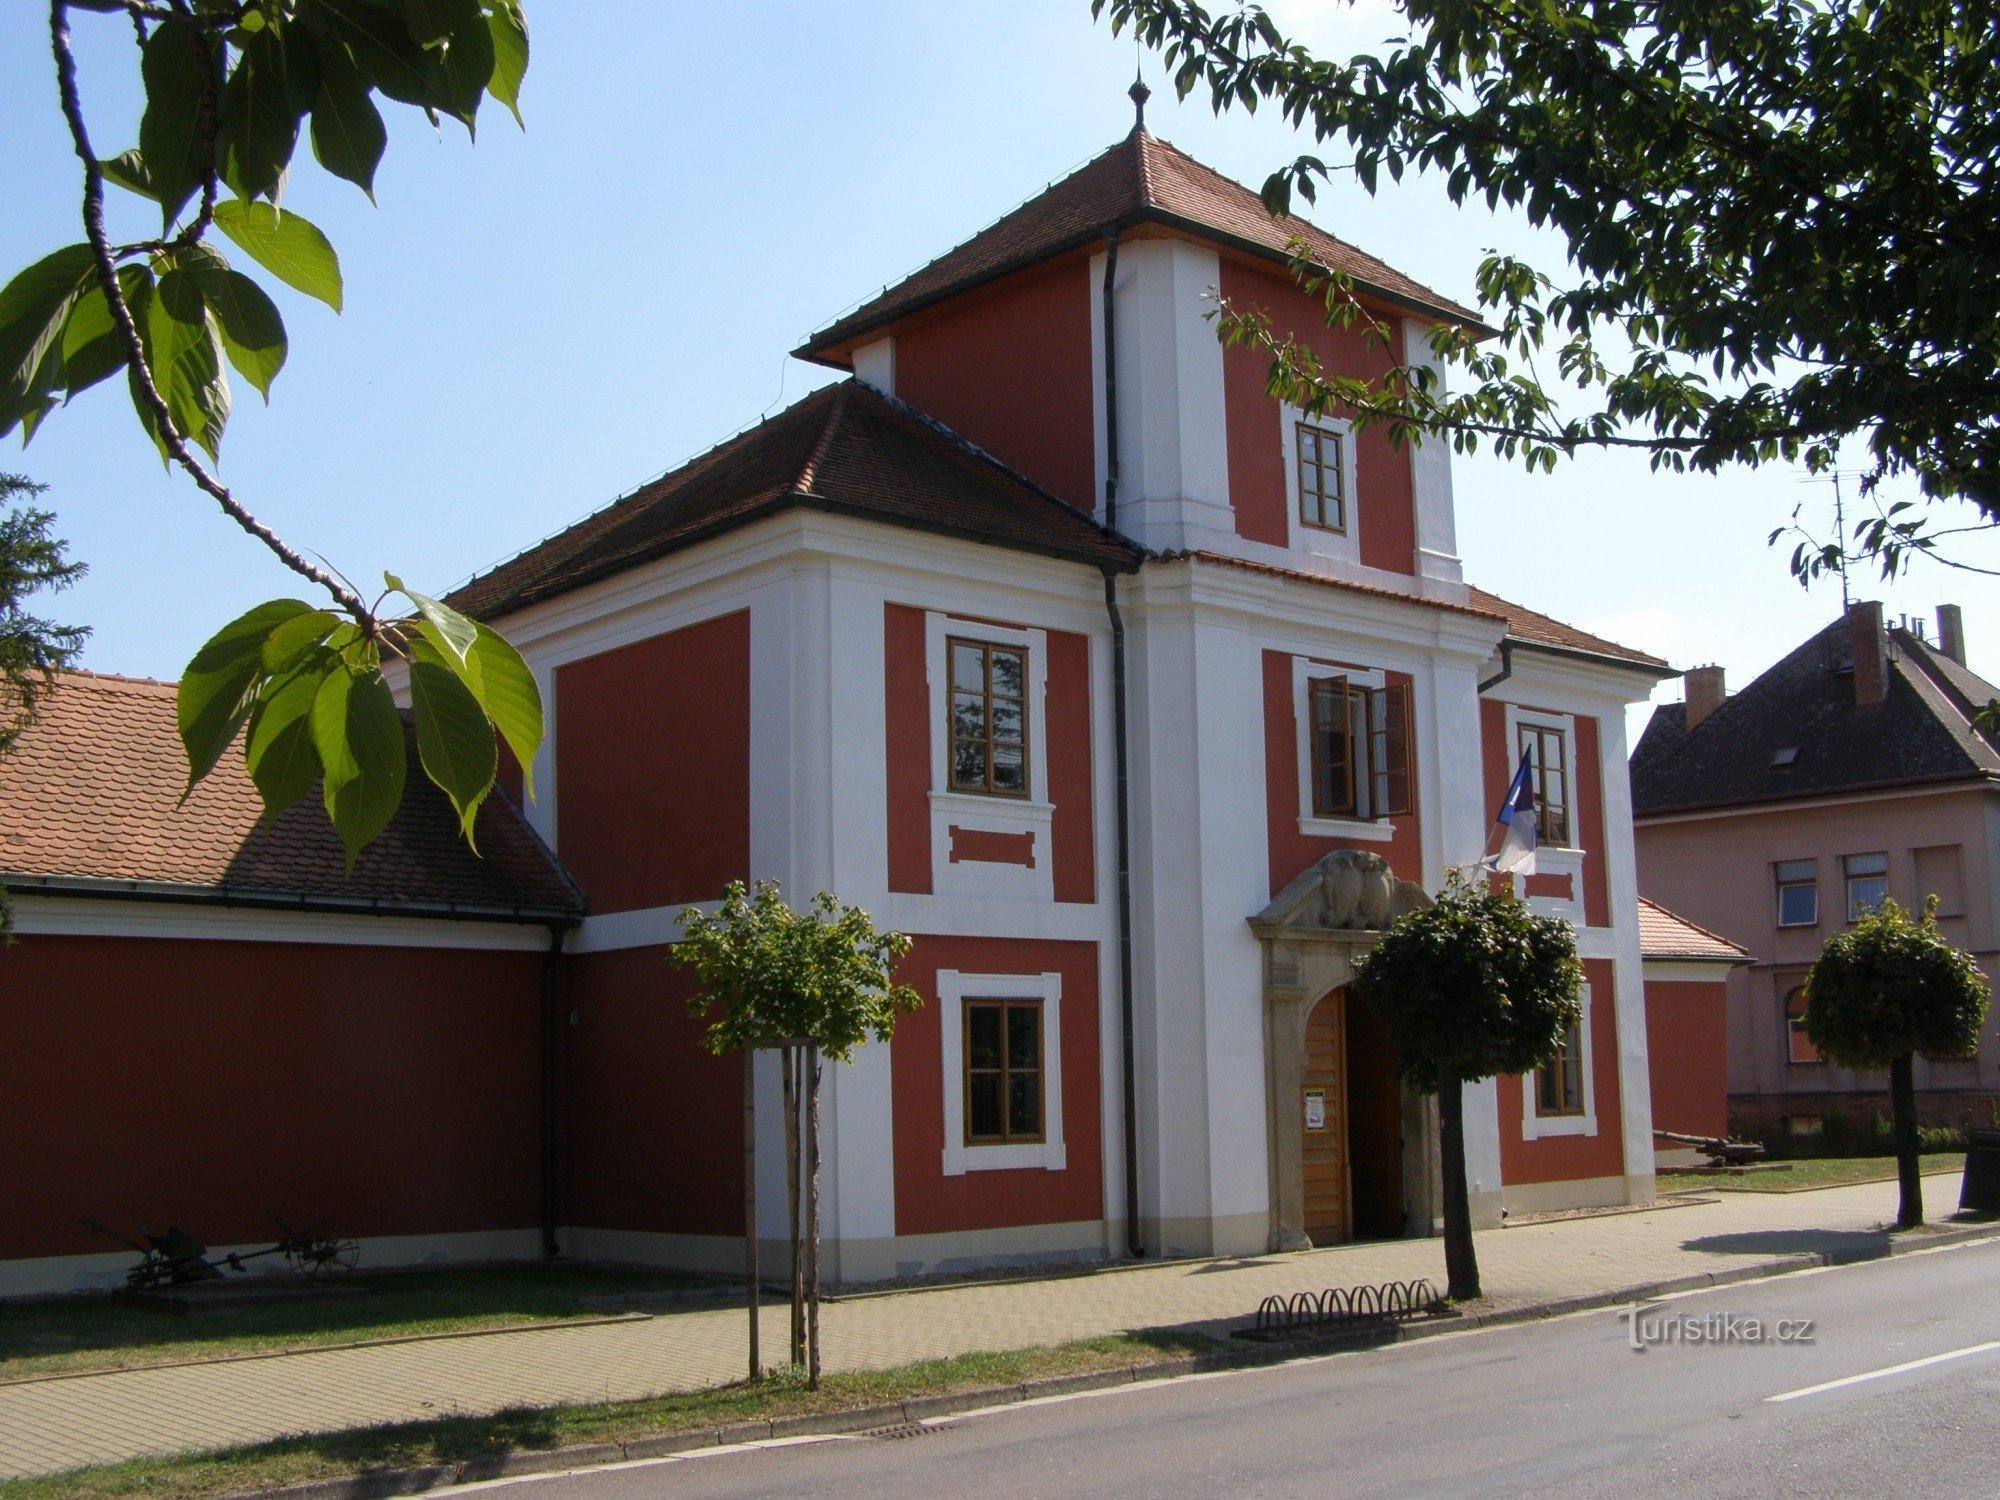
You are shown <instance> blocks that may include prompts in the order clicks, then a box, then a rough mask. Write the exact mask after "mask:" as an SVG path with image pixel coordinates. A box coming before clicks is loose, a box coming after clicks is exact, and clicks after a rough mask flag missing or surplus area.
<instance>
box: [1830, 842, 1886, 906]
mask: <svg viewBox="0 0 2000 1500" xmlns="http://www.w3.org/2000/svg"><path fill="white" fill-rule="evenodd" d="M1840 863H1841V868H1842V871H1843V872H1844V873H1845V874H1846V876H1847V920H1848V921H1850V922H1859V921H1860V920H1861V919H1862V918H1863V917H1865V916H1867V915H1868V913H1870V912H1871V911H1873V910H1875V908H1876V907H1878V906H1880V905H1881V904H1882V902H1883V901H1884V900H1885V899H1887V897H1888V895H1889V856H1888V855H1886V854H1848V855H1843V856H1842V857H1841V861H1840Z"/></svg>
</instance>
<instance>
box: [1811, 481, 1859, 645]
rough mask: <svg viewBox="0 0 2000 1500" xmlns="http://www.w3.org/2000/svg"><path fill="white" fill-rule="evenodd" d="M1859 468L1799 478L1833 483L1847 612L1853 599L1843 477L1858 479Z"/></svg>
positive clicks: (1842, 597)
mask: <svg viewBox="0 0 2000 1500" xmlns="http://www.w3.org/2000/svg"><path fill="white" fill-rule="evenodd" d="M1860 476H1861V471H1860V470H1859V469H1830V470H1828V471H1827V472H1826V473H1824V474H1809V475H1807V476H1806V477H1805V478H1804V479H1801V480H1799V481H1798V482H1799V483H1800V484H1831V485H1832V486H1833V536H1834V540H1835V541H1836V542H1838V543H1839V544H1840V612H1841V613H1842V614H1846V613H1847V611H1848V608H1849V606H1850V605H1851V604H1852V603H1853V600H1852V599H1850V598H1849V597H1848V591H1847V497H1846V495H1845V494H1844V493H1843V492H1842V490H1841V487H1840V481H1841V480H1842V479H1858V478H1859V477H1860Z"/></svg>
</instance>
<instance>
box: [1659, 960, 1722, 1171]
mask: <svg viewBox="0 0 2000 1500" xmlns="http://www.w3.org/2000/svg"><path fill="white" fill-rule="evenodd" d="M1728 996H1729V986H1728V984H1727V983H1726V982H1725V981H1724V980H1723V978H1722V976H1721V975H1719V974H1718V975H1717V976H1716V978H1715V979H1714V980H1712V981H1703V980H1698V979H1649V980H1647V981H1646V1051H1647V1075H1648V1077H1649V1078H1650V1079H1651V1080H1652V1085H1653V1124H1654V1125H1655V1126H1656V1127H1657V1128H1658V1129H1661V1130H1673V1131H1678V1132H1679V1133H1681V1134H1682V1135H1723V1134H1726V1133H1727V1130H1728V1124H1729V1080H1728V1076H1727V1058H1728V1034H1727V1033H1728V1018H1727V1005H1728ZM1660 1144H1665V1143H1664V1142H1661V1143H1660Z"/></svg>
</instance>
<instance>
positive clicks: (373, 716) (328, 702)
mask: <svg viewBox="0 0 2000 1500" xmlns="http://www.w3.org/2000/svg"><path fill="white" fill-rule="evenodd" d="M312 740H313V747H314V749H315V750H317V751H318V753H319V760H320V767H321V770H322V773H323V775H324V777H325V780H324V782H323V783H322V787H321V796H322V798H323V799H324V801H325V804H326V811H327V816H328V817H329V818H331V819H332V820H333V826H334V831H335V832H337V833H338V834H339V835H340V842H341V844H342V845H343V846H344V847H345V849H346V851H347V868H348V870H349V871H350V872H352V870H353V869H354V857H355V855H357V854H359V853H360V852H361V850H362V849H363V848H364V847H365V846H366V845H367V844H368V842H369V841H370V840H371V839H373V838H374V837H375V836H376V835H377V834H379V833H380V832H381V831H382V830H383V829H384V828H386V827H388V826H389V820H390V819H391V818H393V817H395V815H396V808H397V806H398V805H399V804H400V803H401V802H402V800H403V780H404V777H405V776H406V774H407V772H408V766H407V764H406V759H405V750H404V744H403V721H402V718H401V716H400V715H398V714H397V712H396V700H395V698H394V697H392V696H391V694H390V692H389V684H388V683H387V682H386V681H384V680H383V677H382V672H381V669H380V668H378V667H366V668H363V669H362V670H360V671H356V670H354V668H353V667H352V666H349V665H347V664H345V663H343V664H342V666H341V668H340V670H337V671H334V672H332V673H330V674H329V675H327V676H326V677H325V678H324V679H322V680H321V682H320V686H319V691H318V692H317V693H315V694H314V695H313V705H312Z"/></svg>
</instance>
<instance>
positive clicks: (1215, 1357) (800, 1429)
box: [251, 1224, 2000, 1500]
mask: <svg viewBox="0 0 2000 1500" xmlns="http://www.w3.org/2000/svg"><path fill="white" fill-rule="evenodd" d="M1996 1237H2000V1224H1977V1225H1969V1226H1965V1227H1962V1228H1958V1229H1949V1230H1945V1231H1943V1232H1941V1233H1938V1234H1933V1235H1927V1236H1925V1238H1924V1239H1923V1240H1922V1241H1920V1242H1916V1243H1909V1244H1894V1243H1891V1244H1889V1245H1886V1246H1882V1247H1879V1248H1877V1247H1873V1246H1868V1247H1857V1248H1854V1249H1847V1250H1816V1251H1802V1252H1800V1253H1798V1254H1795V1255H1782V1256H1774V1257H1773V1258H1772V1259H1770V1260H1767V1261H1759V1262H1758V1263H1756V1264H1755V1265H1749V1266H1733V1267H1730V1268H1729V1269H1728V1270H1722V1271H1701V1272H1695V1273H1693V1274H1691V1275H1687V1276H1675V1277H1670V1278H1667V1279H1665V1280H1662V1281H1649V1282H1642V1283H1640V1284H1638V1285H1635V1286H1628V1287H1620V1288H1618V1289H1616V1290H1614V1291H1608V1292H1590V1293H1585V1294H1583V1295H1580V1296H1575V1297H1557V1298H1552V1299H1550V1300H1548V1301H1544V1302H1533V1303H1528V1304H1526V1305H1524V1306H1521V1307H1509V1308H1501V1309H1497V1310H1495V1311H1491V1312H1479V1313H1466V1314H1462V1315H1459V1316H1455V1317H1448V1318H1440V1319H1438V1320H1437V1321H1436V1322H1431V1323H1408V1324H1392V1325H1390V1326H1388V1327H1385V1328H1372V1329H1368V1330H1366V1331H1364V1332H1359V1333H1354V1334H1347V1335H1331V1336H1322V1337H1314V1338H1300V1339H1296V1340H1291V1341H1286V1342H1280V1343H1270V1344H1255V1345H1251V1346H1249V1347H1246V1348H1242V1349H1218V1350H1216V1351H1215V1352H1214V1353H1212V1354H1186V1355H1179V1356H1176V1357H1173V1358H1169V1359H1159V1360H1150V1361H1147V1362H1146V1363H1144V1364H1133V1365H1121V1366H1119V1367H1118V1368H1116V1369H1111V1370H1092V1371H1088V1372H1085V1373H1082V1374H1076V1375H1051V1376H1046V1377H1043V1378H1040V1379H1035V1380H1028V1381H1023V1382H1021V1383H1019V1384H1016V1385H1003V1386H988V1387H984V1388H982V1389H978V1390H967V1391H953V1392H951V1393H949V1394H947V1395H941V1396H919V1397H913V1398H911V1399H909V1400H905V1401H891V1402H882V1403H878V1404H876V1405H873V1406H860V1407H850V1408H848V1409H846V1410H844V1411H831V1412H807V1413H801V1414H800V1415H798V1416H793V1417H771V1418H767V1419H765V1420H763V1421H752V1422H735V1423H730V1424H729V1425H727V1426H720V1427H697V1428H690V1429H688V1430H687V1431H684V1432H672V1433H660V1434H657V1435H655V1436H652V1437H643V1438H633V1439H632V1440H631V1441H629V1442H624V1443H591V1444H586V1445H582V1446H574V1447H568V1448H541V1449H528V1450H523V1451H519V1452H514V1453H501V1454H491V1455H481V1456H479V1457H476V1458H468V1459H463V1460H460V1461H459V1462H458V1463H455V1464H442V1465H431V1466H427V1467H424V1468H414V1469H378V1470H373V1471H371V1472H369V1473H366V1474H357V1475H354V1476H352V1477H349V1478H344V1479H319V1480H313V1481H310V1482H308V1483H305V1484H293V1485H286V1486H283V1487H282V1488H279V1489H274V1490H260V1491H254V1492H251V1493H254V1494H257V1495H261V1496H264V1497H266V1500H384V1497H388V1496H395V1495H415V1494H421V1493H423V1492H425V1491H428V1490H436V1489H443V1488H446V1487H448V1486H451V1485H457V1484H472V1483H477V1482H479V1481H482V1480H493V1479H510V1478H513V1477H514V1476H516V1475H523V1476H525V1475H529V1474H548V1473H554V1472H558V1471H561V1470H566V1469H588V1468H597V1467H601V1466H604V1465H609V1464H618V1463H630V1462H634V1461H637V1460H643V1459H660V1458H671V1457H674V1456H676V1455H679V1454H683V1453H698V1452H700V1451H702V1450H703V1449H710V1448H724V1447H734V1446H739V1445H742V1444H745V1443H760V1442H769V1441H771V1440H772V1439H775V1438H794V1437H838V1436H846V1435H852V1434H858V1433H865V1432H873V1431H877V1430H879V1429H882V1428H887V1427H898V1426H908V1425H911V1424H914V1423H918V1422H929V1421H935V1420H936V1419H938V1418H940V1417H949V1416H956V1415H958V1414H959V1413H961V1412H968V1411H979V1410H985V1409H988V1408H991V1407H995V1406H1005V1405H1008V1404H1009V1403H1015V1402H1023V1401H1039V1400H1046V1399H1050V1398H1053V1397H1060V1396H1073V1395H1080V1394H1082V1393H1084V1392H1088V1391H1101V1390H1114V1389H1116V1388H1117V1387H1119V1386H1127V1385H1134V1384H1139V1383H1142V1382H1149V1381H1156V1380H1172V1379H1176V1378H1179V1377H1184V1376H1188V1375H1194V1374H1202V1373H1208V1372H1211V1371H1220V1370H1243V1369H1254V1368H1257V1367H1259V1366H1271V1365H1280V1364H1289V1363H1292V1362H1294V1361H1297V1360H1305V1359H1316V1358H1323V1357H1325V1356H1327V1355H1329V1354H1348V1353H1361V1352H1364V1351H1366V1350H1370V1349H1382V1348H1387V1347H1389V1346H1391V1345H1393V1344H1402V1343H1411V1342H1415V1341H1416V1340H1419V1339H1426V1338H1436V1337H1439V1336H1440V1335H1444V1334H1452V1333H1466V1332H1470V1331H1472V1330H1474V1329H1478V1328H1500V1327H1506V1326H1509V1325H1513V1324H1520V1323H1538V1322H1545V1321H1547V1320H1548V1319H1550V1318H1560V1317H1567V1316H1569V1315H1571V1314H1573V1313H1582V1312H1597V1311H1600V1310H1602V1309H1604V1308H1607V1307H1621V1306H1624V1305H1625V1304H1627V1303H1631V1302H1643V1301H1646V1300H1648V1299H1650V1298H1656V1297H1671V1296H1675V1295H1678V1294H1681V1293H1686V1292H1699V1291H1708V1290H1710V1289H1712V1288H1715V1287H1723V1286H1735V1285H1738V1284H1741V1283H1743V1282H1749V1281H1763V1280H1767V1279H1769V1278H1771V1277H1773V1276H1788V1275H1791V1274H1793V1273H1795V1272H1798V1271H1810V1270H1819V1269H1822V1268H1825V1267H1831V1266H1845V1265H1856V1264H1859V1263H1861V1262H1864V1261H1870V1260H1889V1259H1892V1258H1894V1257H1895V1256H1898V1255H1912V1254H1916V1253H1918V1252H1920V1251H1924V1250H1933V1249H1938V1248H1942V1247H1943V1246H1947V1245H1958V1244H1965V1243H1967V1242H1969V1241H1972V1240H1985V1239H1993V1238H1996Z"/></svg>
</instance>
